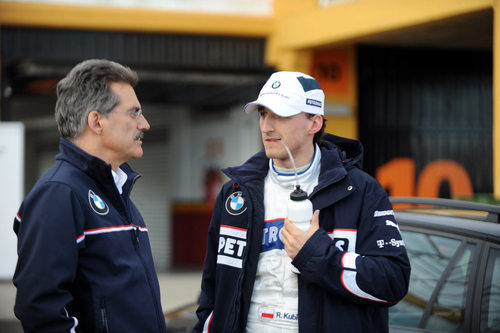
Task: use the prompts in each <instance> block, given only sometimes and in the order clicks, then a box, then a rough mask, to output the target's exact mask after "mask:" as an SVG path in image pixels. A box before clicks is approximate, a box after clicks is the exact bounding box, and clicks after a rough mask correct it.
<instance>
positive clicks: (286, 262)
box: [246, 146, 321, 333]
mask: <svg viewBox="0 0 500 333" xmlns="http://www.w3.org/2000/svg"><path fill="white" fill-rule="evenodd" d="M320 160H321V151H320V150H319V148H318V147H317V146H316V147H315V153H314V158H313V161H312V163H311V164H310V165H308V166H306V167H304V168H301V169H300V170H298V171H297V173H298V182H299V185H300V187H301V189H303V190H304V191H306V192H307V193H308V194H309V193H311V192H312V190H313V188H314V187H315V186H316V185H317V184H318V175H319V170H320ZM295 185H296V179H295V175H294V173H293V170H280V169H278V168H276V167H274V166H273V162H272V160H269V172H268V174H267V177H266V178H265V180H264V210H265V213H264V216H265V221H264V229H263V233H262V248H261V253H260V256H259V263H258V265H257V275H256V277H255V284H254V288H253V294H252V299H251V303H250V310H249V312H248V321H247V327H246V330H247V332H255V333H266V332H269V333H271V332H273V333H276V332H283V333H285V332H298V318H299V316H298V283H297V274H296V273H293V272H292V271H291V268H292V263H291V262H292V260H291V259H290V257H289V256H288V255H287V253H286V251H285V249H284V246H283V242H282V241H281V228H282V227H283V223H284V219H285V217H286V215H287V211H286V207H287V202H288V199H289V198H290V192H292V191H293V190H294V188H295Z"/></svg>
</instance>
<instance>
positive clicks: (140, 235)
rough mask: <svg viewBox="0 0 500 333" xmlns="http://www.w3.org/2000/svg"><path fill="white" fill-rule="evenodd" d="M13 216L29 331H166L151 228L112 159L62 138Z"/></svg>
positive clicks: (132, 177) (19, 309)
mask: <svg viewBox="0 0 500 333" xmlns="http://www.w3.org/2000/svg"><path fill="white" fill-rule="evenodd" d="M59 149H60V153H59V154H58V155H57V156H56V163H55V164H54V166H53V167H52V168H50V169H49V170H48V171H47V172H46V173H45V174H44V175H43V176H42V177H41V178H40V179H39V181H38V182H37V183H36V184H35V186H34V187H33V189H32V190H31V191H30V193H29V194H28V195H27V196H26V198H25V200H24V202H23V203H22V204H21V207H20V208H19V211H18V213H17V216H16V218H15V220H14V231H15V232H16V234H17V236H18V255H19V259H18V263H17V267H16V271H15V274H14V284H15V285H16V286H17V297H16V303H15V308H14V312H15V314H16V316H17V317H18V318H19V319H20V320H21V323H22V325H23V328H24V331H25V332H75V331H76V332H120V333H123V332H165V331H166V327H165V319H164V316H163V311H162V308H161V301H160V290H159V285H158V279H157V276H156V272H155V269H154V266H153V258H152V254H151V248H150V244H149V239H148V232H147V231H148V229H147V227H146V225H145V224H144V221H143V219H142V217H141V215H140V213H139V211H138V210H137V208H136V207H135V205H134V204H133V203H132V201H131V200H130V197H129V195H130V192H131V190H132V186H133V183H134V182H135V181H136V179H137V178H139V175H138V174H137V173H135V172H134V171H133V170H132V169H131V168H130V167H129V166H128V164H126V163H125V164H123V165H121V166H120V168H121V169H122V170H123V171H124V172H125V173H126V174H127V176H128V179H127V181H126V183H125V184H124V186H123V193H122V194H121V195H120V193H119V192H118V190H117V188H116V185H115V183H114V180H113V177H112V174H111V166H110V165H109V164H107V163H105V162H104V161H102V160H101V159H99V158H97V157H94V156H91V155H89V154H87V153H86V152H85V151H83V150H81V149H79V148H78V147H77V146H75V145H73V144H72V143H71V142H69V141H67V140H65V139H61V142H60V146H59Z"/></svg>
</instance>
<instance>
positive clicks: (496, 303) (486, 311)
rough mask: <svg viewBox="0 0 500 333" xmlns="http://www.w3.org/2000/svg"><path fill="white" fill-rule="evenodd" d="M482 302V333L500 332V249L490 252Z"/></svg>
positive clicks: (492, 249)
mask: <svg viewBox="0 0 500 333" xmlns="http://www.w3.org/2000/svg"><path fill="white" fill-rule="evenodd" d="M481 300H482V301H481V332H500V250H499V249H495V248H491V249H490V251H489V254H488V264H487V266H486V275H485V278H484V285H483V294H482V297H481Z"/></svg>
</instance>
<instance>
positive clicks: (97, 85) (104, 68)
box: [55, 59, 138, 139]
mask: <svg viewBox="0 0 500 333" xmlns="http://www.w3.org/2000/svg"><path fill="white" fill-rule="evenodd" d="M137 81H138V77H137V73H136V72H134V71H132V70H131V69H130V68H128V67H125V66H123V65H120V64H118V63H116V62H113V61H110V60H106V59H90V60H85V61H82V62H81V63H79V64H78V65H76V66H75V67H73V69H72V70H71V71H70V72H69V73H68V75H66V77H65V78H64V79H62V80H61V81H59V83H58V84H57V102H56V110H55V117H56V122H57V127H58V128H59V133H60V134H61V137H63V138H67V139H74V138H76V137H78V136H79V135H80V134H81V133H82V132H83V131H84V130H85V127H86V126H87V118H88V115H89V113H90V111H92V110H96V111H98V112H100V113H103V114H108V113H110V112H111V111H112V110H113V108H114V107H115V106H116V105H117V104H118V103H119V102H120V101H119V99H118V97H117V96H116V95H115V94H114V93H113V92H112V91H111V89H110V87H109V84H110V83H113V82H124V83H128V84H130V85H131V86H132V87H134V86H135V85H136V84H137Z"/></svg>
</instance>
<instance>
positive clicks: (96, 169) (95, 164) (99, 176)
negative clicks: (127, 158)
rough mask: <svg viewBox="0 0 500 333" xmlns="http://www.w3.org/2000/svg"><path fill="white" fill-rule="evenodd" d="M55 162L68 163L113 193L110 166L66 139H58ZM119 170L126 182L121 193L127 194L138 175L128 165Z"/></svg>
mask: <svg viewBox="0 0 500 333" xmlns="http://www.w3.org/2000/svg"><path fill="white" fill-rule="evenodd" d="M56 160H62V161H65V162H68V163H70V164H71V165H73V166H74V167H75V168H77V169H80V170H81V171H82V172H84V173H85V174H87V175H88V176H89V177H91V178H92V179H94V180H95V181H96V182H97V183H99V184H101V185H102V186H103V187H104V188H105V189H106V190H107V191H111V192H113V191H114V190H113V188H115V189H116V186H115V183H114V180H113V176H112V174H111V164H108V163H106V162H105V161H103V160H101V159H100V158H98V157H96V156H93V155H91V154H89V153H87V152H86V151H84V150H83V149H81V148H79V147H78V146H76V145H75V144H74V143H72V142H71V141H69V140H67V139H64V138H61V139H60V141H59V154H57V156H56ZM120 169H122V170H123V171H124V172H125V173H126V174H127V182H126V183H125V185H124V186H123V192H124V193H128V192H130V189H131V185H132V184H133V183H134V182H135V181H136V180H137V178H139V177H140V175H139V174H138V173H136V172H135V171H133V170H132V168H131V167H130V166H129V165H128V163H123V164H122V165H120Z"/></svg>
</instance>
